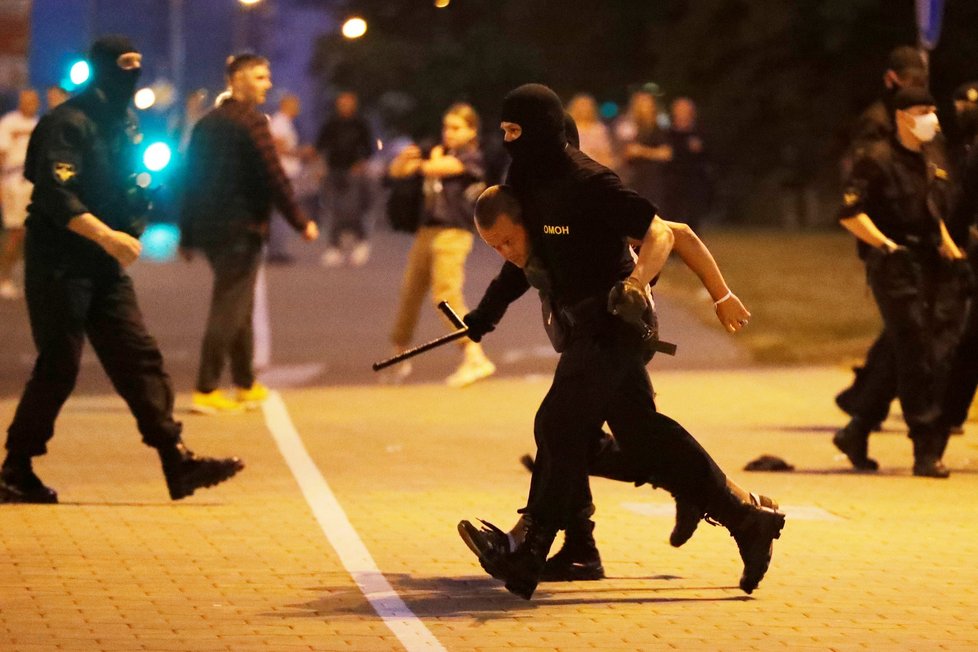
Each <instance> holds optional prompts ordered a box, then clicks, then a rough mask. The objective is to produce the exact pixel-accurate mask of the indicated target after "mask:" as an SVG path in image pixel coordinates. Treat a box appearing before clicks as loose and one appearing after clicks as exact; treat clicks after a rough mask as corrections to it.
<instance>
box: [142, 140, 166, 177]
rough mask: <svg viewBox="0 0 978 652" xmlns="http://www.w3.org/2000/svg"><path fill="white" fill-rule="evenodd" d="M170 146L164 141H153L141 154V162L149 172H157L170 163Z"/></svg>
mask: <svg viewBox="0 0 978 652" xmlns="http://www.w3.org/2000/svg"><path fill="white" fill-rule="evenodd" d="M170 156H171V153H170V146H169V145H167V144H166V143H160V142H157V143H153V144H152V145H150V146H149V147H147V148H146V152H145V153H144V154H143V163H145V164H146V169H148V170H150V171H151V172H159V171H160V170H162V169H163V168H165V167H166V166H167V165H169V163H170Z"/></svg>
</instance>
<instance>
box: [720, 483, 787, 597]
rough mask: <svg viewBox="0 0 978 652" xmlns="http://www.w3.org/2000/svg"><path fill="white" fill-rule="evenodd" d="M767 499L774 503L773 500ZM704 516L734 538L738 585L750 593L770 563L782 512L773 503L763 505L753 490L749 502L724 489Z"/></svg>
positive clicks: (778, 533)
mask: <svg viewBox="0 0 978 652" xmlns="http://www.w3.org/2000/svg"><path fill="white" fill-rule="evenodd" d="M768 500H769V501H770V502H771V503H772V504H774V505H777V503H775V502H774V501H773V500H771V499H768ZM707 519H713V520H715V521H716V522H717V523H719V524H720V525H723V526H724V527H726V528H727V530H729V532H730V536H732V537H733V538H734V541H736V542H737V548H738V550H740V558H741V559H742V560H743V562H744V572H743V574H742V575H741V576H740V588H741V590H742V591H744V592H745V593H748V594H749V593H753V592H754V589H756V588H757V585H758V584H760V582H761V580H762V579H763V578H764V574H765V573H766V572H767V569H768V566H769V565H770V564H771V556H772V555H773V554H774V540H775V539H779V538H780V537H781V529H782V528H783V527H784V514H782V513H781V512H779V511H778V510H777V508H776V507H765V506H764V505H763V504H762V503H761V498H760V497H759V496H756V495H755V494H750V502H743V501H742V500H741V499H740V498H738V497H737V496H736V495H735V494H734V493H733V492H731V491H730V490H729V489H727V490H723V491H721V492H720V495H718V496H717V497H716V498H715V499H714V500H712V501H711V504H710V506H709V507H708V508H707Z"/></svg>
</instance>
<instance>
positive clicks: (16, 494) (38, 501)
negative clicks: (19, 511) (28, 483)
mask: <svg viewBox="0 0 978 652" xmlns="http://www.w3.org/2000/svg"><path fill="white" fill-rule="evenodd" d="M4 503H11V504H14V503H16V504H23V505H56V504H58V494H57V493H55V492H54V491H53V490H52V491H50V493H49V492H46V491H45V492H42V493H31V492H24V491H20V490H18V489H14V488H13V487H10V486H9V485H6V484H2V483H0V504H4Z"/></svg>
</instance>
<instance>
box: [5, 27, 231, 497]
mask: <svg viewBox="0 0 978 652" xmlns="http://www.w3.org/2000/svg"><path fill="white" fill-rule="evenodd" d="M141 61H142V56H141V55H140V54H139V51H138V50H137V49H136V47H135V46H134V45H133V44H132V42H131V41H130V40H129V39H128V38H126V37H123V36H107V37H103V38H100V39H98V40H96V41H95V42H94V44H93V45H92V48H91V51H90V63H91V67H92V81H91V83H90V85H89V87H88V88H87V89H86V90H85V91H83V92H82V93H81V94H79V95H78V96H76V97H74V98H72V99H71V100H68V101H67V102H65V103H64V104H62V105H61V106H59V107H58V108H56V109H55V110H54V111H52V112H51V113H50V114H48V115H46V116H45V117H44V118H42V120H41V122H40V123H39V124H38V126H37V128H36V129H35V131H34V133H33V134H32V136H31V140H30V144H29V146H28V152H27V161H26V164H25V166H24V168H25V172H24V174H25V176H26V177H27V178H28V179H29V180H30V181H32V182H33V183H34V192H33V195H32V197H31V205H30V208H29V216H28V219H27V237H26V244H25V288H26V296H27V307H28V314H29V317H30V323H31V332H32V335H33V338H34V342H35V344H36V346H37V351H38V355H37V361H36V362H35V364H34V369H33V371H32V373H31V377H30V379H29V380H28V382H27V385H26V387H25V388H24V393H23V395H22V397H21V399H20V403H19V404H18V406H17V410H16V412H15V414H14V419H13V422H12V423H11V424H10V428H9V429H8V431H7V443H6V448H7V457H6V459H5V460H4V462H3V465H2V469H0V502H27V503H56V502H57V500H58V496H57V493H56V492H55V491H54V490H53V489H51V488H49V487H47V486H45V485H44V483H43V482H41V480H40V479H39V478H38V477H37V475H36V474H35V473H34V471H33V468H32V464H31V459H32V458H33V457H36V456H38V455H43V454H45V453H46V452H47V442H48V441H49V440H50V439H51V437H52V436H53V434H54V422H55V419H56V418H57V415H58V412H59V411H60V410H61V406H62V405H63V404H64V402H65V401H66V400H67V399H68V396H69V395H70V394H71V391H72V389H73V388H74V385H75V379H76V378H77V375H78V371H79V365H80V361H81V354H82V348H83V346H84V339H85V337H86V336H87V337H88V340H89V341H90V342H91V344H92V347H93V348H94V350H95V353H96V354H97V356H98V358H99V361H100V362H101V363H102V366H103V367H104V369H105V371H106V373H108V375H109V378H110V379H111V380H112V383H113V386H114V387H115V389H116V391H117V392H119V394H120V395H121V396H122V398H123V399H125V401H126V403H127V404H128V406H129V409H130V411H131V412H132V413H133V415H134V416H135V417H136V424H137V427H138V429H139V432H140V433H141V435H142V438H143V442H144V443H145V444H146V445H148V446H151V447H153V448H155V449H157V451H158V453H159V456H160V460H161V462H162V466H163V474H164V477H165V479H166V484H167V488H168V490H169V494H170V497H171V498H172V499H173V500H178V499H180V498H184V497H186V496H189V495H191V494H193V493H194V491H195V490H196V489H199V488H202V487H209V486H211V485H214V484H217V483H219V482H223V481H224V480H227V479H228V478H230V477H231V476H233V475H234V474H235V473H237V472H238V471H240V470H241V469H242V468H244V464H243V463H242V462H241V460H239V459H238V458H234V457H232V458H227V459H214V458H209V457H198V456H196V455H194V454H193V453H192V452H191V451H189V450H188V449H187V448H186V446H184V444H183V442H182V440H181V436H180V435H181V429H182V427H181V424H180V423H179V422H177V421H175V420H174V418H173V388H172V384H171V382H170V378H169V376H168V375H167V374H166V372H165V371H164V369H163V358H162V356H161V354H160V351H159V348H158V347H157V345H156V342H155V341H154V340H153V338H152V337H151V336H150V335H149V334H148V333H147V332H146V327H145V325H144V323H143V318H142V314H141V312H140V309H139V305H138V304H137V302H136V295H135V292H134V289H133V284H132V280H131V279H130V277H129V275H128V274H126V272H125V271H124V267H126V266H127V265H129V264H131V263H132V262H134V261H135V260H136V259H137V258H138V256H139V254H140V243H139V240H138V236H139V235H140V233H141V231H142V228H143V226H144V225H143V224H142V219H143V218H144V215H145V212H146V210H147V208H148V204H147V202H146V201H145V200H144V196H143V193H142V192H141V190H140V188H139V187H138V186H137V185H136V177H135V170H134V166H135V161H136V156H135V155H136V143H137V142H138V140H139V133H138V130H137V126H136V122H135V119H134V116H133V115H132V114H131V113H130V111H129V109H128V106H129V102H130V100H131V99H132V96H133V92H134V91H135V87H136V82H137V80H138V78H139V73H140V68H141ZM92 450H93V451H95V450H96V446H95V445H94V444H93V446H92Z"/></svg>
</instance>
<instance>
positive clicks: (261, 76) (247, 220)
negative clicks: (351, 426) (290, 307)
mask: <svg viewBox="0 0 978 652" xmlns="http://www.w3.org/2000/svg"><path fill="white" fill-rule="evenodd" d="M227 77H228V84H229V87H230V91H231V95H230V97H228V98H226V99H225V100H224V101H223V102H222V103H221V105H220V106H218V107H217V108H215V109H214V110H213V111H211V112H210V113H208V114H207V115H206V116H204V117H203V118H201V120H200V122H198V123H197V125H196V126H195V127H194V131H193V135H192V136H191V138H190V147H189V148H188V150H187V167H186V174H187V177H186V178H187V181H186V195H185V197H184V202H183V214H182V216H181V227H182V229H181V243H180V244H181V248H182V251H183V253H184V257H185V258H188V259H189V258H190V257H191V253H190V252H191V250H192V249H201V250H203V252H204V254H205V255H206V256H207V262H208V263H210V266H211V269H212V270H213V271H214V289H213V294H212V295H211V307H210V314H209V315H208V318H207V330H206V332H205V334H204V342H203V344H202V345H201V351H200V369H199V372H198V374H197V386H196V388H195V391H194V395H193V404H192V409H193V410H194V411H195V412H199V413H201V414H215V413H218V412H234V411H238V410H240V409H242V408H244V407H253V406H256V405H257V404H259V403H261V402H262V401H264V400H265V399H266V398H267V397H268V388H266V387H265V386H264V385H262V384H261V383H259V382H257V381H256V380H255V370H254V364H253V357H254V332H253V329H252V313H253V312H254V297H255V281H256V279H257V276H258V267H259V265H260V264H261V250H262V243H263V242H264V240H265V238H267V236H268V224H269V217H270V215H271V210H272V206H273V205H274V206H275V207H276V208H278V210H279V212H281V214H282V215H283V216H284V217H285V219H286V220H287V221H288V222H289V224H291V225H292V227H293V228H295V229H296V230H297V231H299V232H301V233H302V237H303V238H305V239H306V240H307V241H312V240H315V239H316V238H318V237H319V230H318V228H317V227H316V223H315V222H312V221H311V220H309V218H307V217H306V216H305V215H304V214H303V213H302V211H301V210H300V208H299V207H298V205H297V204H296V202H295V197H294V193H293V190H292V184H291V183H289V180H288V177H286V175H285V172H284V171H283V170H282V164H281V162H280V161H279V158H278V154H277V152H276V151H275V141H274V140H273V138H272V134H271V132H270V131H269V127H268V118H267V117H265V115H264V114H263V113H262V112H261V111H259V110H258V105H259V104H262V103H263V102H264V101H265V95H266V93H267V92H268V89H270V88H271V87H272V80H271V72H270V71H269V67H268V61H267V60H266V59H264V58H262V57H259V56H257V55H254V54H243V55H240V56H235V57H231V59H229V60H228V65H227ZM228 358H230V360H231V379H232V381H233V382H234V385H235V387H237V394H236V396H234V397H229V396H226V395H225V394H224V393H223V392H222V391H221V390H220V389H218V384H219V383H220V380H221V373H222V371H223V369H224V362H225V360H226V359H228Z"/></svg>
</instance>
